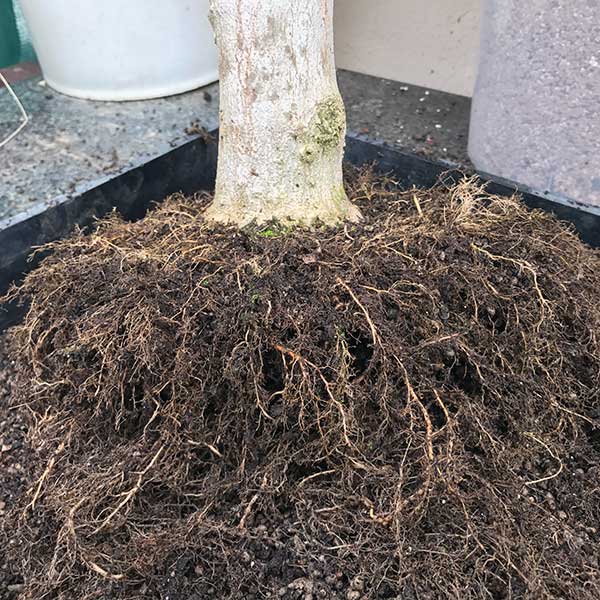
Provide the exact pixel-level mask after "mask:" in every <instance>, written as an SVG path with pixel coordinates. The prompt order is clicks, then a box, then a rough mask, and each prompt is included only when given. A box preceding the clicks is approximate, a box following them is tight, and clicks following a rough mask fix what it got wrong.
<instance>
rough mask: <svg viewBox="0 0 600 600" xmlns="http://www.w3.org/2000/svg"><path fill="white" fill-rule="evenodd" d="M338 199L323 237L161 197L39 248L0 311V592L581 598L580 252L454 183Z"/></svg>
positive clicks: (593, 446)
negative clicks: (0, 354) (352, 208)
mask: <svg viewBox="0 0 600 600" xmlns="http://www.w3.org/2000/svg"><path fill="white" fill-rule="evenodd" d="M348 189H349V194H350V196H351V197H352V198H353V199H354V200H355V201H356V202H357V204H358V205H359V206H360V208H361V210H362V212H363V215H364V221H363V222H362V223H360V224H348V225H346V226H345V227H342V228H339V229H326V228H322V229H319V230H315V231H310V232H309V231H306V230H301V229H282V228H280V227H278V226H276V225H273V226H271V227H263V228H261V229H256V228H254V229H252V228H250V229H247V230H244V231H237V230H235V229H232V228H227V227H221V226H219V227H215V226H213V225H210V224H208V223H206V222H204V220H203V217H202V213H203V208H204V207H205V206H206V203H207V202H209V201H210V198H209V197H208V196H207V195H201V196H196V197H195V198H189V199H187V198H184V197H182V196H174V197H172V198H170V199H169V200H167V201H166V202H165V203H164V204H163V205H162V206H160V207H159V208H157V209H156V210H154V211H153V212H151V213H150V214H149V215H148V216H147V217H146V218H145V219H144V220H142V221H139V222H136V223H127V222H124V221H122V220H120V219H119V218H118V217H117V216H116V215H113V216H112V217H111V218H109V219H108V220H106V221H104V222H102V223H101V224H100V225H99V227H98V229H97V231H96V232H94V233H92V234H90V235H87V236H84V235H76V236H74V237H73V238H71V239H70V240H66V241H61V242H58V243H56V244H54V245H53V247H52V249H53V252H52V253H51V255H50V256H49V257H48V258H47V259H46V260H45V261H44V262H43V264H42V265H41V267H40V268H39V269H37V270H36V271H34V272H33V273H31V274H30V275H29V276H28V277H27V279H26V281H25V283H24V284H23V286H22V287H21V289H20V290H19V291H18V292H16V294H17V295H18V296H19V297H20V298H21V299H22V300H23V301H27V302H29V303H30V308H29V311H28V314H27V317H26V318H25V321H24V322H23V324H22V325H21V326H19V327H18V328H16V329H15V330H13V331H12V332H11V333H10V339H9V345H10V351H9V355H10V358H11V360H12V361H14V366H13V367H10V366H9V369H8V371H7V373H10V374H8V375H6V378H7V380H10V381H13V383H14V384H13V385H12V386H11V392H10V395H9V397H7V396H6V395H4V396H3V397H2V400H1V405H0V411H1V412H0V423H2V425H0V434H1V435H2V436H5V437H6V438H7V440H8V441H7V442H6V445H7V446H10V447H11V449H10V451H7V452H6V453H2V455H1V458H0V460H2V461H8V463H12V461H16V462H17V464H18V465H20V468H17V466H16V465H13V470H14V473H13V472H11V474H9V475H10V476H7V475H4V474H3V475H2V477H3V479H2V483H3V485H4V486H5V489H2V490H0V494H2V496H1V497H2V498H3V499H4V500H3V501H4V502H5V507H4V509H3V510H4V511H5V514H4V515H3V516H4V517H5V519H4V521H3V522H2V525H1V526H0V532H1V536H2V539H1V540H0V542H1V545H0V552H2V553H4V555H3V557H2V560H0V564H1V565H3V566H2V569H3V570H4V574H3V575H2V577H3V578H4V579H0V582H2V584H3V585H6V584H7V583H11V584H12V585H13V586H14V585H15V584H17V585H21V584H22V585H23V588H22V589H20V591H19V589H17V590H15V588H14V587H13V588H11V589H12V590H13V591H11V592H10V593H11V594H13V596H6V594H7V593H8V592H7V591H6V590H4V591H3V592H0V593H4V594H5V596H6V597H15V593H20V597H21V598H29V599H36V600H37V599H40V598H61V599H73V600H75V599H77V600H79V599H88V598H89V599H91V598H95V599H99V598H101V599H109V598H110V599H113V598H114V599H117V600H124V599H133V598H136V599H138V598H139V599H142V598H144V599H145V598H148V599H150V598H153V599H154V598H161V599H166V598H169V599H170V600H174V599H180V600H200V599H208V598H218V599H220V598H236V599H237V598H277V597H280V598H301V599H304V600H311V599H312V600H315V599H316V598H333V599H336V598H339V599H345V600H348V599H355V600H358V599H370V598H396V599H403V600H404V599H406V600H413V599H415V600H416V599H438V598H461V599H470V598H472V599H480V598H490V599H493V600H500V599H504V598H507V599H508V598H529V599H538V598H565V599H567V598H568V599H587V598H589V599H591V598H598V597H600V579H599V554H600V552H599V550H598V548H599V546H600V544H599V542H600V536H599V531H598V522H599V518H600V483H599V479H600V478H599V475H600V429H599V425H600V423H599V418H600V413H599V410H598V406H599V404H598V394H599V393H600V392H599V389H600V385H599V383H600V341H599V340H598V332H599V331H600V327H599V326H600V311H599V309H598V290H599V289H600V253H598V251H594V250H592V249H590V248H588V247H586V246H585V245H584V244H582V243H581V242H580V241H579V239H578V238H577V237H576V235H575V234H574V233H573V232H572V231H571V230H570V229H568V228H567V227H566V226H564V225H562V224H560V223H559V222H558V221H556V220H555V219H553V218H552V217H551V216H549V215H547V214H543V213H541V212H536V211H528V210H527V209H526V208H524V207H523V206H522V205H521V204H520V203H519V201H518V200H517V199H506V198H498V197H490V196H489V195H487V194H486V193H485V191H484V190H483V189H481V188H479V187H477V185H476V183H475V182H474V181H463V182H462V183H460V184H459V185H458V186H457V187H454V188H451V189H448V188H445V187H442V186H440V187H438V188H436V189H434V190H429V191H411V192H402V191H400V190H398V189H397V188H396V186H395V185H394V183H393V182H392V181H390V180H387V179H385V178H376V177H374V176H373V174H372V173H371V172H369V171H359V172H354V171H353V172H352V173H350V174H349V179H348ZM23 426H25V427H26V430H23V429H22V427H23ZM15 430H17V433H15ZM20 431H23V434H21V433H18V432H20ZM15 442H16V443H15ZM13 444H14V446H15V447H14V449H13ZM4 465H5V462H3V463H2V466H3V467H4ZM6 472H7V473H8V471H6ZM13 475H14V476H13ZM7 499H8V500H7ZM0 597H2V596H0ZM3 600H4V598H3Z"/></svg>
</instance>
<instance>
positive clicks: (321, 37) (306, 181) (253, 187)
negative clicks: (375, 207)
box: [207, 0, 359, 225]
mask: <svg viewBox="0 0 600 600" xmlns="http://www.w3.org/2000/svg"><path fill="white" fill-rule="evenodd" d="M210 16H211V22H212V24H213V28H214V30H215V35H216V42H217V46H218V48H219V62H220V80H221V115H220V148H219V166H218V175H217V184H216V195H215V199H214V202H213V204H212V206H211V207H210V208H209V210H208V213H207V214H208V215H209V217H210V218H212V219H214V220H217V221H223V222H228V223H235V224H238V225H244V224H247V223H249V222H252V221H255V222H257V223H261V222H265V221H269V220H272V219H276V220H280V221H290V222H300V223H305V224H309V223H311V222H313V221H315V220H320V221H322V222H325V223H336V222H339V221H342V220H348V219H350V220H355V219H357V218H358V216H359V212H358V209H357V208H356V207H354V205H352V204H351V203H350V201H349V200H348V198H347V197H346V193H345V191H344V186H343V180H342V158H343V151H344V140H345V133H346V117H345V111H344V105H343V102H342V99H341V96H340V93H339V90H338V86H337V81H336V73H335V63H334V50H333V0H261V1H260V2H257V1H256V0H211V4H210Z"/></svg>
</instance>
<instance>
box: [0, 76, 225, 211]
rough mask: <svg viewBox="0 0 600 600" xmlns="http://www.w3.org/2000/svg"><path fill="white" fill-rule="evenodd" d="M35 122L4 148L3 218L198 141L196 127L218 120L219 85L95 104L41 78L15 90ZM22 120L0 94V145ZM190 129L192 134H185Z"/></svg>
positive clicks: (0, 163)
mask: <svg viewBox="0 0 600 600" xmlns="http://www.w3.org/2000/svg"><path fill="white" fill-rule="evenodd" d="M13 88H14V90H15V92H16V93H17V94H18V96H19V98H20V99H21V101H22V103H23V105H24V106H25V109H26V111H27V113H28V114H29V118H30V122H29V124H28V125H27V127H26V128H25V129H23V131H22V132H21V133H20V134H19V135H18V136H17V137H16V138H15V139H14V140H12V141H11V142H10V143H9V144H7V145H6V146H4V147H3V148H0V220H1V219H5V218H7V217H9V216H12V215H14V214H16V213H18V212H21V211H23V210H26V209H28V208H30V207H31V206H32V205H34V204H36V203H43V202H51V201H52V199H53V198H55V197H57V196H61V195H65V194H66V195H68V194H73V193H74V192H83V191H86V190H88V189H91V188H93V187H96V186H98V185H99V184H100V183H102V182H103V181H106V180H108V179H110V178H113V177H114V176H115V175H117V174H119V173H123V172H125V171H129V170H130V169H132V168H135V167H137V166H139V165H141V164H143V163H145V162H148V161H149V160H152V159H153V158H155V157H157V156H160V155H162V154H164V153H166V152H168V151H169V150H172V149H173V148H175V147H177V146H180V145H181V144H184V143H185V142H187V141H189V140H190V139H193V137H195V136H197V135H198V133H197V132H196V129H195V128H194V127H193V126H192V123H200V124H201V125H202V126H204V127H205V128H207V129H213V128H215V127H216V126H217V122H218V86H217V85H212V86H208V87H207V88H204V89H202V90H198V91H194V92H190V93H188V94H181V95H179V96H172V97H170V98H163V99H158V100H148V101H144V102H121V103H116V102H90V101H87V100H79V99H76V98H71V97H69V96H64V95H62V94H59V93H58V92H55V91H54V90H52V89H50V88H48V87H47V86H45V85H43V80H41V79H40V78H39V77H38V78H34V79H30V80H28V81H24V82H19V83H16V84H14V86H13ZM18 122H19V112H18V109H17V107H16V105H15V104H14V102H13V101H12V99H11V98H10V96H9V94H8V92H7V90H6V89H1V90H0V140H1V139H3V138H4V137H5V136H6V135H7V134H8V133H10V131H12V130H13V129H14V128H15V126H16V125H17V124H18ZM186 130H187V132H186Z"/></svg>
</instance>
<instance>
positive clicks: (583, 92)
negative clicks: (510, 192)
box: [470, 0, 600, 207]
mask: <svg viewBox="0 0 600 600" xmlns="http://www.w3.org/2000/svg"><path fill="white" fill-rule="evenodd" d="M599 107H600V2H598V0H530V1H529V2H522V0H503V1H500V0H485V1H484V15H483V32H482V48H481V67H480V70H479V79H478V83H477V89H476V93H475V96H474V99H473V119H472V121H471V140H470V155H471V158H472V159H473V162H474V163H475V165H476V166H477V168H478V170H480V171H483V172H486V173H493V174H494V175H495V176H498V177H502V178H504V179H509V180H513V181H516V182H518V183H519V184H523V185H525V186H527V187H529V188H530V189H532V190H534V191H535V192H536V193H544V194H547V195H549V196H551V197H555V198H557V199H559V200H562V201H566V202H576V203H580V204H584V205H587V206H590V205H591V206H595V207H600V116H599V114H598V111H599Z"/></svg>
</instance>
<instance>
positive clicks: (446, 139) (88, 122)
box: [0, 71, 470, 220]
mask: <svg viewBox="0 0 600 600" xmlns="http://www.w3.org/2000/svg"><path fill="white" fill-rule="evenodd" d="M339 82H340V89H341V91H342V95H343V96H344V99H345V101H346V107H347V113H348V129H349V132H351V133H354V134H357V135H358V136H359V137H361V138H362V139H368V140H373V141H378V142H383V143H387V144H389V145H390V146H394V147H396V148H401V149H405V150H408V151H411V152H417V153H419V154H421V155H424V156H427V157H429V158H432V159H437V160H441V161H445V162H446V163H447V164H448V165H450V166H452V165H465V166H468V159H467V156H466V139H467V128H468V118H469V110H470V102H469V99H468V98H465V97H462V96H454V95H451V94H445V93H443V92H435V91H430V90H426V89H424V88H420V87H416V86H407V85H404V84H402V83H397V82H393V81H390V80H385V79H379V78H376V77H370V76H368V75H361V74H358V73H351V72H348V71H340V72H339ZM14 89H15V91H16V92H17V94H18V95H19V97H20V98H21V100H22V102H23V104H24V105H25V108H26V110H27V112H28V113H29V116H30V119H31V120H30V123H29V124H28V125H27V127H26V128H25V129H24V130H23V131H22V132H21V133H20V134H19V136H18V137H17V138H15V139H14V140H13V141H12V142H10V143H9V144H8V145H7V146H5V147H3V148H0V220H1V219H5V218H7V217H11V216H14V215H15V214H17V213H20V212H22V211H24V210H29V209H31V208H32V207H34V206H35V205H36V204H39V203H42V204H43V203H52V201H53V199H54V198H56V197H59V196H62V195H69V194H74V193H75V192H77V193H82V192H84V191H86V190H88V189H91V188H94V187H96V186H98V185H99V184H100V183H102V182H103V181H106V180H108V179H110V178H114V176H115V175H117V174H119V173H123V172H126V171H129V170H131V169H133V168H135V167H138V166H140V165H141V164H144V163H146V162H148V161H150V160H152V159H153V158H156V157H158V156H161V155H163V154H164V153H166V152H168V151H170V150H172V149H173V148H176V147H179V146H181V145H182V144H184V143H186V142H188V141H190V140H192V139H194V138H196V137H198V136H199V135H200V133H199V128H201V127H204V128H206V129H207V130H211V129H213V128H215V127H216V126H217V124H218V100H219V97H218V86H217V85H212V86H209V87H207V88H205V89H202V90H198V91H195V92H190V93H187V94H181V95H179V96H173V97H170V98H164V99H160V100H149V101H145V102H122V103H116V102H90V101H86V100H79V99H76V98H70V97H68V96H64V95H61V94H59V93H57V92H55V91H53V90H52V89H50V88H48V87H46V86H44V85H42V80H41V79H40V78H35V79H31V80H29V81H25V82H18V83H16V84H14ZM18 116H19V113H18V110H17V108H16V106H15V105H14V103H13V102H12V100H11V99H10V97H9V95H8V92H7V90H5V89H0V139H2V138H3V137H4V136H5V135H6V134H7V133H9V132H10V131H11V130H12V129H13V128H14V127H15V126H16V124H17V123H18ZM192 123H196V124H197V125H198V127H199V128H197V127H192V126H191V124H192Z"/></svg>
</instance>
